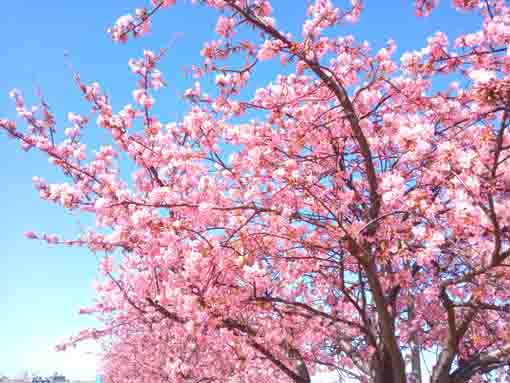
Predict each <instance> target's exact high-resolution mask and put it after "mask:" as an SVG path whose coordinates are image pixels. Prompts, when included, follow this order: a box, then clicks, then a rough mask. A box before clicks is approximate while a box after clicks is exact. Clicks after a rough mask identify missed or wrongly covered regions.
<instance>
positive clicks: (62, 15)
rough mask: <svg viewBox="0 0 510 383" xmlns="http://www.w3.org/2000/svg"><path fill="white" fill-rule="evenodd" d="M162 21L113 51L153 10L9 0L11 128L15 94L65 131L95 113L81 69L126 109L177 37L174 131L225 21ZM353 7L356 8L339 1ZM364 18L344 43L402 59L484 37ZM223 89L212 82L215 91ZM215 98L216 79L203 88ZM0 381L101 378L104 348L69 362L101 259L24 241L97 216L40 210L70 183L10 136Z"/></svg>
mask: <svg viewBox="0 0 510 383" xmlns="http://www.w3.org/2000/svg"><path fill="white" fill-rule="evenodd" d="M185 3H189V1H184V0H179V1H178V4H179V5H178V6H176V7H173V8H171V9H170V10H165V11H163V12H160V13H159V14H158V15H157V16H156V18H155V19H154V29H153V33H151V34H150V35H149V36H147V37H145V38H143V39H141V40H132V41H131V42H130V43H129V44H127V45H118V44H114V43H113V42H112V41H111V40H110V39H109V38H108V37H107V35H106V30H107V28H108V26H109V25H111V24H112V23H113V22H114V21H115V20H116V19H117V17H118V16H120V15H123V14H126V13H129V12H131V11H132V9H134V8H136V7H139V6H145V5H149V1H148V0H122V1H120V0H113V1H104V0H102V1H101V0H88V1H72V2H71V1H68V0H52V1H46V2H41V1H36V0H31V1H27V0H25V1H23V0H17V1H9V2H5V4H3V6H2V11H3V15H2V18H1V20H0V49H1V50H0V73H1V74H0V118H1V117H10V118H13V117H15V114H14V107H13V103H12V102H11V100H10V99H9V98H8V92H9V91H10V90H11V89H12V88H18V89H20V90H22V91H23V93H24V95H25V98H26V100H27V104H30V103H32V102H34V101H35V100H36V97H35V95H36V92H35V90H36V89H37V88H38V87H39V88H41V89H42V91H43V93H44V97H45V99H46V101H47V102H48V103H49V104H50V106H51V108H52V111H53V112H54V114H55V115H56V117H57V120H58V121H59V124H58V126H57V129H60V131H63V129H65V128H66V127H68V125H67V121H66V116H67V113H68V112H70V111H73V112H78V113H79V112H81V113H86V112H87V110H88V108H87V105H86V104H85V103H84V101H83V100H82V98H81V95H80V93H79V92H78V91H77V89H76V87H75V84H74V83H73V81H72V71H73V70H77V71H79V72H80V73H81V76H82V79H83V80H84V81H86V82H90V81H97V82H99V83H100V84H101V85H102V87H103V88H104V89H106V91H107V93H108V94H109V95H110V96H111V97H112V99H113V106H114V108H115V109H117V110H118V109H120V108H121V107H122V106H123V105H124V104H126V103H130V102H132V99H131V91H132V90H133V89H134V86H135V77H134V76H133V75H132V74H131V73H130V72H129V69H128V67H127V61H128V59H129V58H131V57H140V56H141V55H142V53H143V49H144V48H146V49H152V50H157V49H159V48H163V47H167V46H168V45H169V44H170V43H171V42H172V41H173V40H174V39H175V37H176V35H177V34H178V35H179V37H178V39H177V40H176V41H175V43H173V44H172V46H171V48H170V50H169V52H168V54H167V56H166V58H165V59H164V61H163V62H162V64H161V66H160V69H161V70H162V71H163V73H164V74H165V78H166V80H167V82H168V87H167V88H166V89H165V90H163V92H159V93H158V94H156V96H157V109H156V111H157V114H158V115H159V116H160V118H161V119H162V121H163V122H168V121H172V120H175V119H178V118H179V117H181V116H182V115H183V113H184V111H185V110H186V109H185V104H183V102H182V101H181V99H180V94H182V92H183V91H184V90H185V89H186V88H187V87H189V86H190V85H191V84H192V82H193V80H192V79H190V78H189V77H187V76H186V75H185V73H186V72H185V69H186V68H189V67H190V65H191V64H193V63H197V64H198V63H200V56H199V52H200V49H201V46H202V42H203V41H204V40H205V39H210V38H215V34H214V32H213V30H214V25H215V15H216V14H215V13H214V12H212V11H211V10H208V9H205V8H203V7H196V6H190V5H189V4H185ZM272 3H273V6H274V8H275V16H276V17H277V20H278V25H279V26H280V27H283V29H285V30H286V31H291V32H293V34H294V35H296V36H297V35H299V31H300V26H301V24H300V21H301V20H303V15H304V11H305V8H306V3H307V2H306V1H305V0H273V2H272ZM335 3H336V4H338V5H340V6H342V5H345V4H346V3H347V1H345V0H335ZM365 8H366V10H365V12H364V13H363V14H362V17H361V20H360V22H359V23H358V24H357V25H351V26H344V27H341V28H339V29H337V30H336V32H335V33H337V34H338V35H347V34H353V35H354V36H355V37H356V38H357V39H358V40H365V39H366V40H368V41H369V42H371V44H372V46H373V47H374V48H380V47H382V46H384V44H385V42H386V41H387V40H388V39H389V38H393V39H395V41H396V42H397V46H398V48H399V51H398V52H399V54H401V53H402V52H404V51H407V50H412V49H420V48H421V47H423V46H424V45H425V41H426V37H427V36H429V35H431V34H432V33H435V32H436V31H438V30H442V31H444V32H446V33H447V34H448V36H450V37H451V40H453V37H454V36H457V35H458V34H459V33H463V32H468V31H474V30H475V29H476V28H477V27H478V20H477V19H474V18H473V17H472V16H469V15H462V14H458V13H456V12H454V11H453V10H452V8H451V5H450V2H449V1H447V0H443V1H442V4H441V6H440V7H439V9H437V10H436V11H435V12H434V13H433V15H432V16H431V17H430V18H426V19H418V18H416V17H415V16H414V11H413V7H412V1H410V0H391V1H380V0H366V1H365ZM277 70H278V67H277V65H276V62H272V63H271V64H269V65H265V66H263V67H262V68H261V70H260V71H259V72H258V73H257V76H258V78H259V82H258V83H257V81H256V80H255V84H256V85H258V86H261V85H263V84H264V82H265V81H270V79H271V78H272V76H273V75H274V74H275V73H277ZM210 83H212V82H210ZM203 84H204V87H205V88H207V84H208V80H204V83H203ZM104 138H105V137H104V135H102V132H101V131H99V128H97V127H96V126H95V125H94V124H90V125H89V127H88V129H87V132H86V142H87V144H88V147H89V148H90V149H94V148H95V147H97V145H98V143H99V142H101V141H102V140H104ZM0 163H1V164H2V165H1V168H0V185H1V187H0V204H1V205H0V206H1V207H0V209H1V211H2V219H1V220H0V249H1V251H0V270H2V271H3V274H2V277H1V278H0V312H1V313H2V314H0V376H1V375H8V376H19V375H21V374H23V373H24V372H25V371H28V372H32V373H34V374H40V375H43V376H46V375H49V374H52V373H53V372H54V371H58V372H60V373H62V374H64V375H66V376H68V377H70V378H74V379H89V380H92V379H94V378H95V375H96V372H97V371H98V364H97V359H98V358H97V352H98V348H97V347H96V346H94V345H93V344H88V345H85V346H83V347H78V348H77V349H75V350H71V351H69V352H65V353H56V352H55V351H54V346H55V344H57V343H58V342H59V341H61V340H64V339H66V338H67V337H69V336H71V335H73V334H76V333H77V332H78V331H79V330H80V329H82V328H84V327H89V326H94V325H95V321H94V319H93V318H90V317H83V316H79V315H78V310H79V308H80V307H84V306H87V305H88V304H89V303H90V302H92V301H93V299H94V292H93V289H92V281H93V280H94V278H95V276H96V269H97V259H98V258H97V257H96V256H95V255H93V254H91V253H88V252H87V251H85V250H81V249H76V248H64V247H50V246H48V245H47V244H45V243H41V242H37V241H29V240H27V239H25V238H24V237H23V232H24V231H27V230H33V231H36V232H46V233H58V234H61V235H62V236H63V237H65V238H73V237H74V236H76V235H77V234H79V233H80V232H81V231H82V230H83V228H86V227H88V226H90V225H93V224H94V222H93V221H91V219H90V218H88V217H82V216H80V215H71V214H69V213H67V212H66V211H64V209H62V208H60V207H58V206H56V205H51V204H48V203H46V202H44V201H41V200H39V198H38V196H37V193H36V191H35V190H34V188H33V187H32V181H31V179H32V177H33V176H36V175H37V176H42V177H43V178H46V179H47V180H48V181H51V182H55V183H58V182H62V181H63V180H64V179H63V177H62V176H61V175H60V174H58V172H56V171H55V170H53V169H52V168H51V167H50V165H49V164H48V162H47V160H46V158H45V157H44V156H42V155H41V154H38V153H36V152H35V151H31V152H29V153H28V154H27V153H24V152H23V151H22V150H21V149H20V148H19V145H17V144H16V143H15V142H14V141H12V140H10V139H8V138H7V137H6V135H5V134H3V133H0Z"/></svg>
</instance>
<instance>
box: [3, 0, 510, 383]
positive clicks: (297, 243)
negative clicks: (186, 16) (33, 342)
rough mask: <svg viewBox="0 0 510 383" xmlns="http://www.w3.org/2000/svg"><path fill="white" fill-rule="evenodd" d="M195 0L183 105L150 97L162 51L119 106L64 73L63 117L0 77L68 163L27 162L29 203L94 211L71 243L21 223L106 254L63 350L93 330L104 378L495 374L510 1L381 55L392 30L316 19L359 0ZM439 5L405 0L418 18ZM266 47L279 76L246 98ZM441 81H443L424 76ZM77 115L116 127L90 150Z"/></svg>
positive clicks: (509, 177)
mask: <svg viewBox="0 0 510 383" xmlns="http://www.w3.org/2000/svg"><path fill="white" fill-rule="evenodd" d="M175 3H176V1H175V0H152V5H151V8H147V9H145V8H143V9H138V10H136V12H135V13H134V14H133V15H126V16H122V17H120V18H119V19H118V21H117V22H116V23H115V25H114V26H113V27H112V28H111V29H110V34H111V37H112V38H113V39H114V40H116V41H118V42H126V41H128V40H129V38H131V37H138V36H141V35H143V34H145V33H147V32H149V31H150V26H151V23H152V22H154V16H155V15H156V14H157V13H158V12H162V11H164V10H165V9H166V8H169V9H170V10H169V11H171V6H173V5H175ZM196 3H197V5H198V6H200V5H201V6H206V7H210V8H213V9H216V10H217V11H218V20H217V25H216V32H217V34H218V38H217V39H216V40H213V41H206V42H205V43H204V47H203V50H202V52H201V55H202V56H203V62H202V63H200V64H197V65H195V66H193V74H194V76H195V79H194V80H193V81H195V83H194V84H192V86H191V87H190V88H189V89H188V90H187V91H186V92H185V94H184V97H185V98H186V99H187V100H188V101H189V110H188V112H187V114H186V115H185V117H184V118H183V119H182V120H180V121H176V122H168V121H162V120H161V119H160V118H159V117H158V115H157V113H155V112H154V108H153V105H154V103H155V100H156V98H155V94H156V91H157V90H158V89H159V88H161V87H163V86H164V85H165V80H164V77H163V75H162V73H161V72H160V71H159V70H158V64H159V62H160V60H161V58H162V57H163V55H164V52H163V51H162V52H152V51H145V52H144V53H143V57H141V58H139V59H132V60H131V61H130V62H129V65H130V68H131V70H132V72H133V73H134V75H135V76H136V77H137V79H138V82H137V84H136V88H135V89H134V90H133V98H134V103H133V105H126V106H124V107H123V108H122V109H121V110H113V108H112V106H111V104H110V98H109V97H108V96H107V95H106V94H105V93H104V91H103V90H102V89H101V87H100V85H99V84H97V83H92V84H87V83H84V82H83V81H82V80H81V78H80V76H79V75H78V74H76V75H75V81H76V84H77V86H78V88H79V90H80V91H81V92H82V93H83V97H84V99H85V100H86V102H87V103H89V104H90V106H91V113H90V115H88V116H83V115H77V114H74V113H69V116H68V119H69V124H70V125H71V127H70V128H67V129H65V130H63V133H60V131H59V130H57V128H56V126H57V123H56V118H55V117H54V116H53V115H52V113H51V111H50V109H49V107H48V106H47V104H46V103H45V102H44V101H41V103H40V105H39V106H38V107H37V108H33V107H30V106H28V105H26V104H25V102H24V100H23V97H22V95H21V93H20V92H19V91H16V90H15V91H13V92H12V93H11V97H12V98H13V99H14V102H15V104H16V110H17V112H18V114H19V116H20V117H21V119H22V120H24V121H25V122H26V125H27V129H22V128H20V127H19V126H18V125H17V123H16V122H15V121H12V120H8V119H3V120H0V127H1V128H2V129H3V130H4V131H5V132H6V133H7V135H8V136H10V137H11V138H13V139H14V140H15V141H17V142H19V143H20V144H21V146H22V147H23V149H25V150H27V151H28V150H31V149H34V150H38V151H40V152H42V153H44V154H45V155H47V156H48V157H49V159H50V162H51V164H52V165H53V166H55V167H57V168H59V169H60V170H61V171H62V172H63V174H64V175H65V176H66V177H67V180H68V182H66V183H60V184H51V183H49V182H47V181H46V180H43V179H41V178H37V177H36V178H34V184H35V187H36V189H37V190H38V192H39V194H40V196H41V198H42V199H44V200H47V201H50V202H54V203H57V204H61V205H62V206H63V207H64V208H66V209H69V210H75V211H81V212H83V213H84V214H85V213H88V214H92V215H94V216H95V219H96V223H97V229H96V230H94V231H88V232H86V233H83V235H81V236H80V237H79V238H75V239H61V238H60V237H58V236H55V235H46V234H38V233H34V232H29V233H26V236H27V237H28V238H31V239H39V240H44V241H47V242H48V243H51V244H63V245H68V246H83V247H86V248H89V249H90V250H91V251H93V252H96V253H99V254H104V256H103V257H102V258H101V262H100V273H101V275H102V278H101V279H100V281H99V282H98V283H97V285H96V289H97V296H98V298H97V302H96V304H95V305H94V306H92V307H90V308H85V309H83V310H82V312H83V313H89V314H90V313H92V314H95V315H97V316H98V317H99V318H100V319H101V320H102V323H103V326H102V327H101V328H97V329H86V330H84V331H82V332H81V333H80V334H78V335H77V336H76V337H74V338H72V339H71V340H70V341H69V342H68V343H66V344H63V345H62V346H60V347H61V348H62V349H65V347H67V346H69V345H72V344H75V343H77V342H80V341H82V340H86V339H98V340H99V341H100V342H102V344H103V346H104V350H105V351H104V361H103V363H104V373H105V379H106V381H107V382H112V383H120V382H129V383H139V382H140V383H141V382H183V383H184V382H195V383H198V382H204V383H205V382H260V381H268V382H296V383H307V382H310V381H311V380H312V379H313V378H312V377H314V376H318V375H320V374H321V373H328V372H329V373H330V372H336V373H338V376H339V379H345V380H346V381H359V382H374V383H383V382H384V383H386V382H392V383H404V382H421V381H423V382H424V381H430V382H432V383H461V382H484V381H505V379H506V378H505V377H507V376H508V374H509V369H508V366H509V365H510V330H509V328H510V327H509V326H508V323H509V322H508V321H509V319H510V262H509V256H510V246H509V240H510V221H509V219H510V204H509V201H510V167H509V166H508V161H507V160H508V159H509V158H510V134H509V132H508V125H509V123H510V77H509V76H510V54H509V50H508V49H509V44H510V6H508V5H506V4H505V1H503V0H485V1H483V0H453V5H454V6H455V7H456V8H458V9H459V10H460V11H464V12H473V13H476V14H479V16H480V21H481V24H480V26H475V27H477V28H478V31H475V32H473V33H470V34H467V35H462V36H455V37H454V40H452V41H451V42H449V40H448V38H447V36H446V35H444V34H443V33H440V32H439V33H436V34H435V35H433V36H431V37H430V38H429V39H428V42H427V45H426V46H425V47H424V48H422V49H418V50H416V51H414V52H408V53H405V54H403V55H402V57H400V58H394V57H393V56H394V53H395V50H396V44H395V42H393V41H389V42H388V44H387V46H386V47H385V48H383V49H380V50H378V51H373V50H372V49H371V48H370V46H369V45H368V44H367V43H365V42H358V41H356V40H355V39H354V38H353V37H350V36H334V37H331V35H332V34H331V33H328V30H330V29H331V28H332V27H335V26H337V25H339V24H342V23H352V22H355V21H357V19H358V18H359V17H360V14H361V13H362V3H361V1H360V0H352V1H351V3H350V5H349V7H347V8H342V7H340V5H338V4H334V2H333V1H332V0H314V1H312V2H311V3H310V5H309V8H308V14H307V15H304V20H303V24H302V34H301V35H300V36H293V35H292V34H290V33H287V32H286V31H285V29H283V28H280V27H277V23H276V20H275V19H274V18H273V17H272V11H273V8H272V5H271V4H270V2H269V1H268V0H202V1H196ZM274 3H275V4H276V3H277V2H274ZM338 3H340V1H338ZM436 3H437V1H434V0H417V1H416V12H417V14H418V16H426V15H427V14H428V13H429V12H431V11H432V10H433V8H434V7H435V5H436ZM275 4H273V5H275ZM342 5H345V4H342ZM368 6H369V5H368ZM190 12H192V9H191V10H190ZM265 61H267V62H269V63H270V64H271V65H275V66H279V67H281V71H280V73H281V74H280V75H278V76H277V77H276V78H275V79H274V80H273V81H272V82H271V83H270V84H265V85H262V86H261V87H260V88H258V89H257V90H256V91H255V92H254V93H252V94H250V92H248V91H247V85H248V84H250V83H252V82H253V81H255V80H254V79H255V78H256V75H257V69H258V68H259V67H260V63H261V62H265ZM443 75H448V77H446V79H448V81H450V80H451V79H453V80H454V81H451V82H449V83H448V84H447V85H445V86H444V87H442V88H441V89H438V86H435V87H434V88H433V87H432V81H433V80H434V79H435V78H437V77H441V76H443ZM211 76H213V77H214V78H215V86H212V87H211V89H208V91H207V92H206V91H205V90H204V89H203V88H202V85H201V79H202V78H209V77H211ZM443 82H444V81H443ZM461 84H462V85H461ZM92 119H94V120H95V121H94V122H95V123H96V124H97V126H98V127H99V128H101V129H104V130H105V131H107V132H109V133H110V135H111V142H107V143H105V144H104V145H102V146H100V147H99V149H98V150H97V151H89V150H87V148H86V146H85V145H84V144H83V143H82V137H83V136H84V134H85V131H86V129H88V128H89V127H87V125H91V123H90V121H91V120H92ZM126 162H129V165H126ZM124 166H130V168H131V169H132V168H133V167H134V168H135V170H134V172H133V173H132V178H130V179H123V178H122V177H121V172H120V169H121V167H124ZM429 369H430V370H429ZM506 381H508V380H506Z"/></svg>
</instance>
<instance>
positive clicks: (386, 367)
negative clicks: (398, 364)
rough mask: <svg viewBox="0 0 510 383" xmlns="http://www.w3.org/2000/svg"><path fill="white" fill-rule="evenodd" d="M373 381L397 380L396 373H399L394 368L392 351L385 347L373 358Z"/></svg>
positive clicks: (380, 382)
mask: <svg viewBox="0 0 510 383" xmlns="http://www.w3.org/2000/svg"><path fill="white" fill-rule="evenodd" d="M371 370H372V382H373V383H388V382H394V381H395V373H397V374H396V375H397V376H398V375H399V373H398V372H397V371H395V370H394V369H393V368H392V364H391V356H390V353H389V352H388V351H387V350H386V349H384V350H383V351H382V352H379V353H377V354H376V355H375V356H374V357H373V359H372V366H371Z"/></svg>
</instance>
